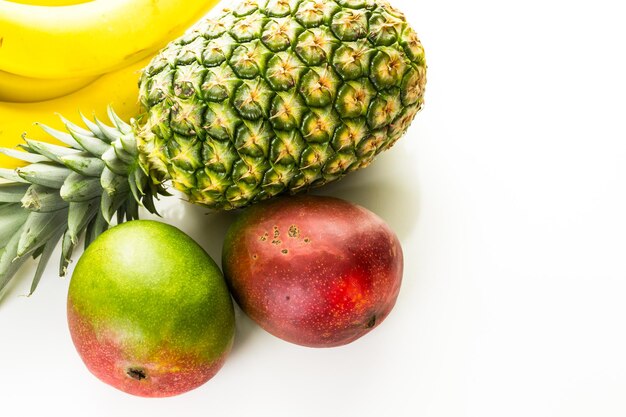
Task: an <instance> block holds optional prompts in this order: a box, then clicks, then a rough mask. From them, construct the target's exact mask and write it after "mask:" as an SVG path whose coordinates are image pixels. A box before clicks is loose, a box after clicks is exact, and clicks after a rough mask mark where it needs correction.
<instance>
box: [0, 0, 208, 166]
mask: <svg viewBox="0 0 626 417" xmlns="http://www.w3.org/2000/svg"><path fill="white" fill-rule="evenodd" d="M216 3H218V0H91V1H89V0H11V1H7V0H0V146H3V147H8V148H12V147H15V146H16V145H18V144H19V143H21V142H22V135H24V134H26V135H27V136H28V137H29V138H32V139H38V140H45V141H50V139H49V136H48V137H47V135H45V134H44V132H43V131H42V130H41V129H38V128H36V127H35V126H34V124H35V123H36V122H38V123H41V124H45V125H48V126H51V127H53V128H55V127H58V128H61V127H62V126H63V122H62V120H61V119H60V118H59V117H58V116H57V114H59V113H61V114H66V115H77V114H79V112H82V113H83V114H85V115H87V116H89V117H91V116H96V117H105V116H106V108H107V106H108V105H112V106H113V107H114V108H115V110H116V112H117V113H118V114H119V115H120V116H122V117H125V118H127V119H128V118H130V117H132V116H135V115H137V113H138V110H139V103H138V102H137V96H138V86H137V85H138V78H139V71H140V70H141V69H142V68H143V67H145V66H146V65H147V64H148V62H149V61H150V59H151V57H152V56H153V55H154V54H155V53H156V52H157V51H158V50H160V49H161V48H162V47H163V46H165V45H166V44H167V43H168V42H169V41H170V40H172V39H175V38H176V37H178V36H180V35H181V34H182V33H183V32H184V31H185V30H186V29H187V28H188V27H190V26H192V24H193V23H195V22H196V21H197V20H200V18H201V17H202V16H203V15H205V14H206V13H207V11H208V10H209V9H211V8H212V7H213V6H214V5H215V4H216ZM103 109H105V110H103ZM103 111H104V113H102V112H103ZM76 117H78V118H79V119H80V116H75V118H76ZM72 121H74V122H79V121H80V120H72ZM18 164H19V161H17V160H15V159H12V158H10V157H9V156H8V155H0V165H1V166H3V167H15V166H17V165H18Z"/></svg>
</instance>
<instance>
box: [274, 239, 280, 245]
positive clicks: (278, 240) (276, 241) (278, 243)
mask: <svg viewBox="0 0 626 417" xmlns="http://www.w3.org/2000/svg"><path fill="white" fill-rule="evenodd" d="M281 243H283V242H282V241H281V240H280V239H274V240H272V244H274V245H280V244H281Z"/></svg>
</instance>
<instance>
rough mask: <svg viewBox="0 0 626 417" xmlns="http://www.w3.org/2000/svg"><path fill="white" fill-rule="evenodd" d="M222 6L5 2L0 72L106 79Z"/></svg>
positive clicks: (171, 1)
mask: <svg viewBox="0 0 626 417" xmlns="http://www.w3.org/2000/svg"><path fill="white" fill-rule="evenodd" d="M217 2H218V0H185V1H183V0H94V1H91V2H88V3H82V4H75V5H71V6H60V7H56V6H50V7H48V6H31V5H25V4H18V3H12V2H9V1H6V0H0V31H1V33H0V70H4V71H7V72H10V73H13V74H18V75H22V76H28V77H35V78H75V77H87V76H94V75H99V74H103V73H105V72H109V71H111V70H114V69H117V68H123V67H125V66H127V65H129V64H130V63H132V62H136V61H137V60H139V59H141V58H144V57H146V56H150V55H153V54H154V53H155V52H156V51H157V50H158V49H159V48H161V47H163V46H165V44H166V43H167V42H168V41H169V40H172V39H174V38H175V37H177V36H179V35H180V34H182V33H183V32H184V31H185V29H187V28H188V27H189V26H191V25H192V24H193V23H195V22H196V21H197V20H199V19H200V18H201V17H202V16H203V15H204V14H205V13H206V12H207V11H208V10H209V9H210V8H211V7H212V6H214V5H215V4H216V3H217Z"/></svg>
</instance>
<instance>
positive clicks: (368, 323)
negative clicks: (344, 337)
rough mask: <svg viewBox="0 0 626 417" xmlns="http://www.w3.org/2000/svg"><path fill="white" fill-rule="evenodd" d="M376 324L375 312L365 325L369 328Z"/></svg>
mask: <svg viewBox="0 0 626 417" xmlns="http://www.w3.org/2000/svg"><path fill="white" fill-rule="evenodd" d="M374 326H376V315H375V314H374V315H373V316H372V318H371V319H370V320H369V321H368V322H367V325H366V326H365V327H367V328H368V329H371V328H372V327H374Z"/></svg>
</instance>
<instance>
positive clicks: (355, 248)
mask: <svg viewBox="0 0 626 417" xmlns="http://www.w3.org/2000/svg"><path fill="white" fill-rule="evenodd" d="M222 267H223V269H224V276H225V277H226V280H227V282H228V284H229V287H230V289H231V293H232V294H233V297H234V298H235V300H236V301H237V303H238V304H239V306H240V307H241V308H242V310H243V311H244V312H245V313H246V314H247V315H248V316H249V317H250V318H252V320H254V321H255V322H257V323H258V324H259V325H260V326H261V327H263V328H264V329H265V330H267V331H268V332H270V333H271V334H273V335H275V336H277V337H279V338H281V339H283V340H286V341H289V342H292V343H295V344H298V345H303V346H308V347H334V346H341V345H345V344H348V343H351V342H353V341H354V340H356V339H358V338H360V337H362V336H363V335H365V334H366V333H368V332H370V331H371V330H372V329H374V328H375V327H377V326H378V325H379V324H380V323H381V322H382V321H383V320H384V319H385V318H386V317H387V315H388V314H389V313H390V312H391V310H392V308H393V306H394V305H395V302H396V299H397V297H398V293H399V291H400V285H401V281H402V273H403V254H402V248H401V245H400V242H399V241H398V238H397V236H396V235H395V233H394V232H393V231H392V230H391V229H390V228H389V226H388V225H387V224H386V223H385V222H384V221H383V220H382V219H381V218H380V217H378V216H376V215H375V214H374V213H372V212H370V211H368V210H366V209H365V208H363V207H360V206H357V205H355V204H352V203H349V202H346V201H343V200H340V199H336V198H331V197H319V196H312V195H303V196H295V197H282V198H278V199H274V200H270V201H267V202H262V203H259V204H256V205H254V206H252V207H250V208H248V209H246V211H244V212H243V213H242V214H241V215H240V216H239V217H238V218H237V219H236V220H235V222H234V223H233V224H232V225H231V227H230V228H229V230H228V232H227V234H226V239H225V242H224V247H223V252H222Z"/></svg>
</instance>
